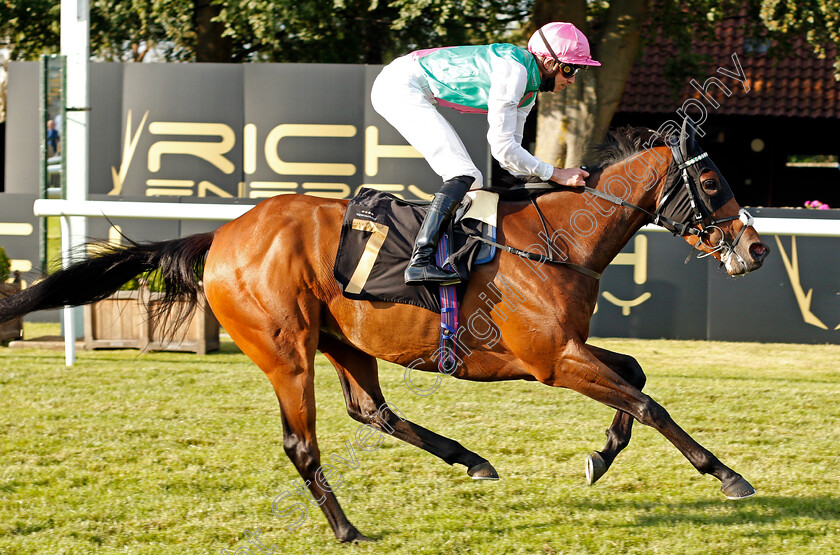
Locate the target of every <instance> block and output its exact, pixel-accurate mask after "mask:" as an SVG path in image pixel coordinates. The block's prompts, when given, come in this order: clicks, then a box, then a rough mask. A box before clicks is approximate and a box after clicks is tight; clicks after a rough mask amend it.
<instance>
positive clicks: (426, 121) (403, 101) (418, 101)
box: [370, 56, 482, 189]
mask: <svg viewBox="0 0 840 555" xmlns="http://www.w3.org/2000/svg"><path fill="white" fill-rule="evenodd" d="M370 101H371V103H372V104H373V109H374V110H376V112H377V113H378V114H379V115H381V116H382V117H383V118H385V119H386V120H387V121H388V123H390V124H391V125H393V126H394V128H396V130H397V131H399V132H400V134H401V135H402V136H403V137H404V138H405V139H406V140H407V141H408V143H409V144H410V145H411V146H413V147H414V148H415V149H417V151H418V152H419V153H420V154H422V155H423V158H425V159H426V161H427V162H428V163H429V165H430V166H431V167H432V170H434V172H435V173H437V174H438V175H439V176H440V177H441V179H443V180H444V181H447V180H449V179H452V178H453V177H458V176H460V175H468V176H471V177H473V178H475V182H474V183H473V184H472V187H471V188H472V189H478V188H480V187H481V185H482V178H481V172H480V171H479V170H478V168H477V167H476V165H475V164H474V163H473V161H472V159H470V155H469V153H468V152H467V149H466V147H465V146H464V143H463V142H462V141H461V138H460V137H458V134H457V133H455V129H453V128H452V125H451V124H450V123H449V122H448V121H446V119H445V118H444V117H443V116H442V115H441V114H440V112H438V111H437V108H436V107H435V104H436V102H435V99H434V96H432V92H431V90H430V89H429V84H428V81H426V77H425V75H424V74H423V70H422V69H421V68H420V64H419V63H418V62H417V61H415V60H413V59H411V57H410V56H403V57H401V58H397V59H396V60H394V61H393V62H391V63H390V64H388V65H387V66H385V68H384V69H383V70H382V72H381V73H380V74H379V75H378V76H377V77H376V80H375V81H374V83H373V88H372V89H371V93H370Z"/></svg>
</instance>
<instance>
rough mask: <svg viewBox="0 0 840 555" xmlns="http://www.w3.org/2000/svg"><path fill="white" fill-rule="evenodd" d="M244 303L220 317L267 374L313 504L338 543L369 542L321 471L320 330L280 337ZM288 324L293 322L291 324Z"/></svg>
mask: <svg viewBox="0 0 840 555" xmlns="http://www.w3.org/2000/svg"><path fill="white" fill-rule="evenodd" d="M239 300H240V301H241V302H238V303H231V304H230V305H228V306H227V307H225V309H226V310H218V309H216V310H215V312H216V315H217V316H218V317H219V322H220V323H221V324H222V325H223V326H224V328H225V330H226V331H227V332H228V333H229V334H230V336H231V337H232V338H233V340H234V341H235V342H236V344H237V345H238V346H239V347H240V348H241V349H242V351H243V352H244V353H245V354H246V355H248V357H249V358H250V359H251V360H253V361H254V363H256V365H257V366H259V367H260V369H261V370H262V371H263V372H265V374H266V376H267V377H268V379H269V380H270V381H271V385H272V386H273V387H274V392H275V394H276V395H277V400H278V401H279V402H280V416H281V419H282V422H283V449H284V451H285V452H286V455H288V457H289V459H291V461H292V464H294V465H295V468H296V469H297V471H298V473H299V474H300V476H301V478H303V485H304V486H306V487H307V488H308V489H309V492H310V493H311V495H312V498H311V499H309V501H310V502H312V503H317V504H318V505H319V506H320V507H321V510H322V511H323V513H324V515H325V516H326V517H327V522H329V525H330V527H331V528H332V530H333V533H334V534H335V537H336V538H338V540H340V541H342V542H357V541H367V540H368V538H366V537H365V536H364V535H362V534H361V533H360V532H359V531H358V530H356V528H355V527H354V526H353V525H352V524H351V523H350V521H348V520H347V517H346V516H345V514H344V511H343V510H342V509H341V506H340V505H339V504H338V500H337V499H336V497H335V494H334V493H333V492H332V489H331V488H330V486H329V484H328V482H327V480H326V476H325V475H324V472H323V470H322V469H321V453H320V450H319V449H318V440H317V438H316V436H315V384H314V377H315V363H314V360H315V347H316V341H317V334H318V332H317V329H316V330H314V331H312V332H310V331H309V330H308V329H306V328H305V327H304V328H302V329H297V330H294V331H289V330H282V331H280V332H277V331H276V330H277V326H276V325H275V324H274V323H273V321H272V319H271V318H270V317H268V316H267V315H265V314H264V313H263V314H262V316H260V311H259V310H258V309H257V308H255V307H254V306H249V303H248V301H247V300H246V299H244V298H240V299H239ZM217 306H218V305H217ZM234 306H235V307H236V308H233V307H234ZM214 308H215V307H214ZM245 308H250V309H251V310H250V313H249V314H248V315H247V316H246V315H245V314H244V313H242V312H241V311H242V310H244V309H245ZM234 315H235V316H236V317H234ZM286 321H287V322H291V321H292V319H287V320H286ZM298 489H299V491H301V492H302V491H303V490H302V489H301V488H298ZM301 495H303V494H302V493H301ZM304 505H308V504H307V503H304Z"/></svg>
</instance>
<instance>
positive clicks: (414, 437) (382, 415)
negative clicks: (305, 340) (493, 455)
mask: <svg viewBox="0 0 840 555" xmlns="http://www.w3.org/2000/svg"><path fill="white" fill-rule="evenodd" d="M318 350H320V351H321V352H322V353H324V355H325V356H326V357H327V358H328V359H329V361H330V362H332V364H333V366H335V369H336V371H337V372H338V378H339V380H340V381H341V387H342V389H343V390H344V400H345V401H346V403H347V412H348V413H349V414H350V416H351V417H352V418H353V419H354V420H357V421H359V422H361V423H363V424H369V425H371V426H373V427H374V428H376V429H378V430H381V431H383V432H385V433H388V434H390V435H393V436H394V437H396V438H398V439H401V440H402V441H405V442H406V443H410V444H411V445H414V446H415V447H419V448H421V449H424V450H426V451H428V452H429V453H431V454H433V455H435V456H437V457H440V458H441V459H443V460H444V461H445V462H446V463H448V464H462V465H464V466H466V467H467V473H468V474H469V475H470V476H472V477H473V478H474V479H476V480H497V479H498V478H499V475H498V474H497V473H496V470H495V469H494V468H493V466H492V465H491V464H490V463H489V462H487V460H485V459H483V458H482V457H480V456H478V455H477V454H475V453H473V452H472V451H469V450H468V449H466V448H465V447H464V446H462V445H461V444H460V443H458V442H457V441H453V440H451V439H449V438H446V437H443V436H441V435H438V434H436V433H434V432H432V431H430V430H427V429H426V428H423V427H422V426H418V425H417V424H414V423H413V422H410V421H408V420H406V419H405V418H404V415H403V414H402V412H401V411H400V410H399V408H398V407H394V406H393V405H389V404H388V403H387V402H386V401H385V397H384V396H383V395H382V390H381V389H380V387H379V373H378V369H377V366H376V359H375V358H374V357H372V356H370V355H368V354H365V353H363V352H361V351H359V350H358V349H355V348H353V347H350V346H349V345H345V344H344V343H341V342H340V341H338V340H337V339H335V338H333V337H331V336H329V335H326V334H321V338H320V341H319V343H318Z"/></svg>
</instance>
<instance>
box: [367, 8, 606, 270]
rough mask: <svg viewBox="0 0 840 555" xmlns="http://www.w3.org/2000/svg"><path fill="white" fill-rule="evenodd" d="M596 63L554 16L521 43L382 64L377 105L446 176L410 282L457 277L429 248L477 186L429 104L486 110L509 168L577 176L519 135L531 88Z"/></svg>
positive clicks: (566, 179)
mask: <svg viewBox="0 0 840 555" xmlns="http://www.w3.org/2000/svg"><path fill="white" fill-rule="evenodd" d="M599 65H601V64H600V63H599V62H597V61H595V60H593V59H592V56H591V55H590V51H589V42H588V41H587V40H586V37H585V36H584V35H583V33H581V32H580V31H579V30H578V29H577V28H576V27H575V26H574V25H572V24H571V23H562V22H554V23H549V24H547V25H544V26H543V27H541V28H540V29H538V30H537V32H536V33H534V35H533V36H532V37H531V39H530V40H529V41H528V49H527V50H525V49H524V48H520V47H518V46H514V45H512V44H490V45H484V46H455V47H447V48H433V49H429V50H418V51H415V52H412V53H410V54H408V55H406V56H403V57H401V58H397V59H396V60H394V61H393V62H391V63H390V64H389V65H387V66H386V67H385V68H384V69H383V70H382V72H381V73H380V74H379V76H378V77H377V78H376V81H375V82H374V84H373V89H372V90H371V103H372V104H373V108H374V109H375V110H376V111H377V112H378V113H379V114H380V115H381V116H382V117H384V118H385V119H386V120H387V121H388V123H390V124H391V125H393V126H394V127H395V128H396V129H397V131H399V132H400V134H402V136H403V137H405V139H406V140H407V141H408V142H409V143H410V144H411V146H413V147H414V148H415V149H417V150H418V151H419V152H420V154H422V155H423V157H424V158H425V159H426V161H427V162H428V163H429V165H430V166H431V167H432V169H433V170H434V171H435V172H436V173H437V174H438V175H440V176H441V178H442V179H443V181H444V183H443V187H441V189H440V192H438V193H436V194H435V195H434V198H433V199H432V203H431V205H430V206H429V210H428V213H427V214H426V217H425V219H424V220H423V223H422V225H421V226H420V231H419V232H418V234H417V238H416V239H415V242H414V250H413V252H412V255H411V261H410V262H409V265H408V267H407V268H406V270H405V276H404V277H405V282H406V284H408V285H421V284H453V283H458V282H459V281H460V279H459V277H458V274H457V273H456V272H451V271H448V270H444V269H441V268H438V267H437V266H436V265H435V264H434V253H435V248H436V246H437V243H438V239H439V238H440V235H441V232H442V229H443V228H444V226H445V225H446V224H447V223H448V221H449V218H451V216H452V215H453V214H454V213H455V210H456V208H457V207H458V205H459V204H460V202H461V200H462V199H463V198H464V195H466V193H467V191H468V190H469V189H471V188H472V189H478V188H481V186H482V177H481V172H480V171H479V170H478V168H477V167H476V165H475V164H474V163H473V162H472V160H471V159H470V156H469V154H468V153H467V149H466V148H465V147H464V144H463V143H462V142H461V139H460V138H459V137H458V135H457V134H456V133H455V130H454V129H453V128H452V126H451V125H450V124H449V122H447V121H446V119H444V117H443V116H442V115H440V113H439V112H438V111H437V109H436V108H435V105H436V104H438V105H441V106H448V107H452V108H455V109H456V110H458V111H461V112H476V113H486V114H487V120H488V122H489V124H490V128H489V131H488V132H487V141H488V142H489V144H490V152H491V153H492V154H493V157H494V158H496V159H497V160H498V161H499V163H500V164H501V166H502V167H503V168H505V169H506V170H508V171H509V172H510V173H512V174H514V175H517V176H536V177H539V178H540V179H542V180H543V181H549V180H550V181H554V182H555V183H558V184H561V185H583V184H584V179H585V178H586V177H588V176H589V174H588V173H587V172H586V171H584V170H582V169H579V168H566V169H562V168H556V167H554V166H552V165H551V164H548V163H546V162H543V161H542V160H540V159H539V158H536V157H535V156H533V155H531V154H530V153H529V152H528V151H527V150H525V149H524V148H523V147H522V145H521V142H522V134H523V129H524V127H525V118H526V117H527V116H528V114H529V113H530V111H531V108H533V107H534V100H535V95H536V93H537V91H543V92H558V91H561V90H563V89H565V88H566V87H567V86H569V85H572V84H574V82H575V74H576V73H577V72H578V70H579V69H580V68H581V67H583V66H599Z"/></svg>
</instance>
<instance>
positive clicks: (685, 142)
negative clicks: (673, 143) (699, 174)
mask: <svg viewBox="0 0 840 555" xmlns="http://www.w3.org/2000/svg"><path fill="white" fill-rule="evenodd" d="M694 135H695V129H694V125H693V124H690V123H688V118H685V119H683V124H682V130H681V131H680V153H681V154H682V155H683V158H684V159H686V160H688V158H689V155H688V154H689V152H693V151H694V141H695V138H694Z"/></svg>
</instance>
